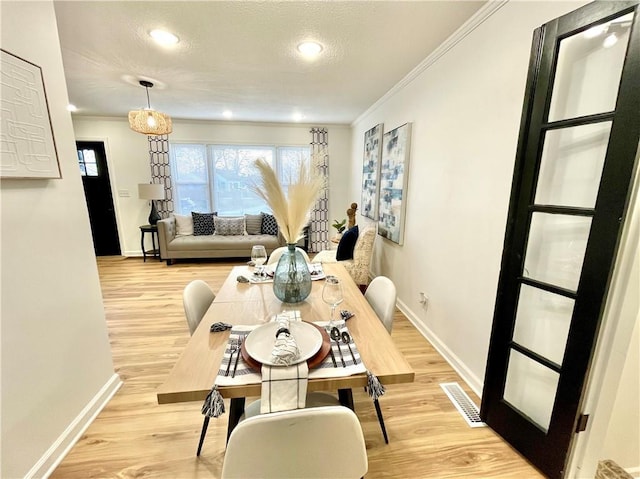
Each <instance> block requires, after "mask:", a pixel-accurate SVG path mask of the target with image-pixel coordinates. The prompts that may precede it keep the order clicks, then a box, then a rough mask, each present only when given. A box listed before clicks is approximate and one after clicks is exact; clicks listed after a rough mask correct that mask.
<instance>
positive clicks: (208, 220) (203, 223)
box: [191, 211, 217, 236]
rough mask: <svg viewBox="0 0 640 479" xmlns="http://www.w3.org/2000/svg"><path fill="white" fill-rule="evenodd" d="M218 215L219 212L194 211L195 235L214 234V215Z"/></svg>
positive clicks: (192, 215) (192, 214) (192, 213)
mask: <svg viewBox="0 0 640 479" xmlns="http://www.w3.org/2000/svg"><path fill="white" fill-rule="evenodd" d="M216 215H217V213H196V212H194V211H192V212H191V217H192V218H193V235H194V236H206V235H212V234H213V232H214V227H213V217H214V216H216Z"/></svg>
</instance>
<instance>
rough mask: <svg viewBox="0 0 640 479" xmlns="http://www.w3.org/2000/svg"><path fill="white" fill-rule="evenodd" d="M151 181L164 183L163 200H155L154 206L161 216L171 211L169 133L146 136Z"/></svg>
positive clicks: (165, 215)
mask: <svg viewBox="0 0 640 479" xmlns="http://www.w3.org/2000/svg"><path fill="white" fill-rule="evenodd" d="M147 138H148V139H149V163H150V166H151V183H159V184H161V185H164V198H165V199H164V200H156V208H157V210H158V213H159V214H160V216H161V217H162V218H167V217H168V216H169V214H171V213H173V189H172V187H171V167H170V166H169V135H159V136H148V137H147Z"/></svg>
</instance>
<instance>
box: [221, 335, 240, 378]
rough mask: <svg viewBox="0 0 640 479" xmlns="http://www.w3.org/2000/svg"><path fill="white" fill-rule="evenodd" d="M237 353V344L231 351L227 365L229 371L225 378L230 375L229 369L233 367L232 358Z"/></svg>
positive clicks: (226, 372) (233, 345)
mask: <svg viewBox="0 0 640 479" xmlns="http://www.w3.org/2000/svg"><path fill="white" fill-rule="evenodd" d="M236 341H237V340H236ZM236 351H238V344H237V342H236V344H232V345H231V350H230V354H229V362H228V363H227V370H226V371H225V373H224V375H225V376H228V375H229V368H230V367H231V358H233V355H234V354H235V353H236Z"/></svg>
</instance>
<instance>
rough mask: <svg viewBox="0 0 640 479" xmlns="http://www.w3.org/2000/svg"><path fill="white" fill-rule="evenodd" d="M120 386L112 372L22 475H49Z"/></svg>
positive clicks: (29, 477) (118, 380)
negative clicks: (78, 412)
mask: <svg viewBox="0 0 640 479" xmlns="http://www.w3.org/2000/svg"><path fill="white" fill-rule="evenodd" d="M120 386H122V381H121V380H120V376H118V375H117V374H115V373H114V374H113V376H111V377H110V378H109V380H108V381H107V382H106V383H105V385H104V386H102V388H101V389H100V391H98V393H97V394H96V395H95V396H94V397H93V399H92V400H91V401H89V403H88V404H87V405H86V406H85V407H84V409H83V410H82V411H80V414H78V416H76V418H75V419H74V420H73V421H71V424H69V426H67V428H66V429H65V430H64V431H63V433H62V434H60V436H59V437H58V439H56V441H55V442H54V443H53V444H52V445H51V447H49V449H47V451H46V452H45V453H44V454H43V455H42V457H41V458H40V459H39V460H38V462H37V463H35V464H34V466H33V467H32V468H31V470H30V471H29V472H27V474H26V475H25V476H24V477H25V479H31V478H36V477H38V478H40V477H41V478H44V479H46V478H47V477H49V476H50V475H51V474H52V473H53V471H54V470H55V468H56V467H58V464H60V462H62V460H63V459H64V457H65V456H66V455H67V454H68V453H69V451H70V450H71V448H72V447H73V446H74V445H75V443H76V442H78V440H79V439H80V437H82V434H84V432H85V431H86V430H87V428H88V427H89V425H90V424H91V423H92V422H93V420H94V419H95V418H96V416H97V415H98V414H99V413H100V411H102V409H103V408H104V407H105V406H106V405H107V403H108V402H109V400H110V399H111V398H112V397H113V395H114V394H115V393H116V391H118V389H120Z"/></svg>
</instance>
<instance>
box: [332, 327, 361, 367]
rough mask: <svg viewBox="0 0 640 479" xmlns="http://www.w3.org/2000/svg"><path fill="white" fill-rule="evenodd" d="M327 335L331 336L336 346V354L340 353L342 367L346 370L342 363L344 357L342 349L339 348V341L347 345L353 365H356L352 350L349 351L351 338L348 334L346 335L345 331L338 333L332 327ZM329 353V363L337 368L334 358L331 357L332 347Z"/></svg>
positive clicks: (337, 330)
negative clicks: (331, 362)
mask: <svg viewBox="0 0 640 479" xmlns="http://www.w3.org/2000/svg"><path fill="white" fill-rule="evenodd" d="M329 335H330V336H331V339H333V340H334V341H335V342H336V345H337V346H338V353H340V362H341V363H342V367H343V368H346V367H347V364H346V363H345V361H344V355H343V354H342V348H341V347H340V342H341V341H342V342H343V343H344V344H346V345H347V348H349V352H350V353H351V358H352V359H353V364H358V361H357V360H356V356H355V354H353V349H351V336H350V335H349V333H347V332H346V331H343V332H342V333H340V330H339V329H338V328H336V327H335V326H334V327H333V328H331V331H330V332H329ZM330 352H331V361H333V366H334V367H338V365H337V363H336V358H335V356H334V355H333V347H332V348H331V350H330Z"/></svg>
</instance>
